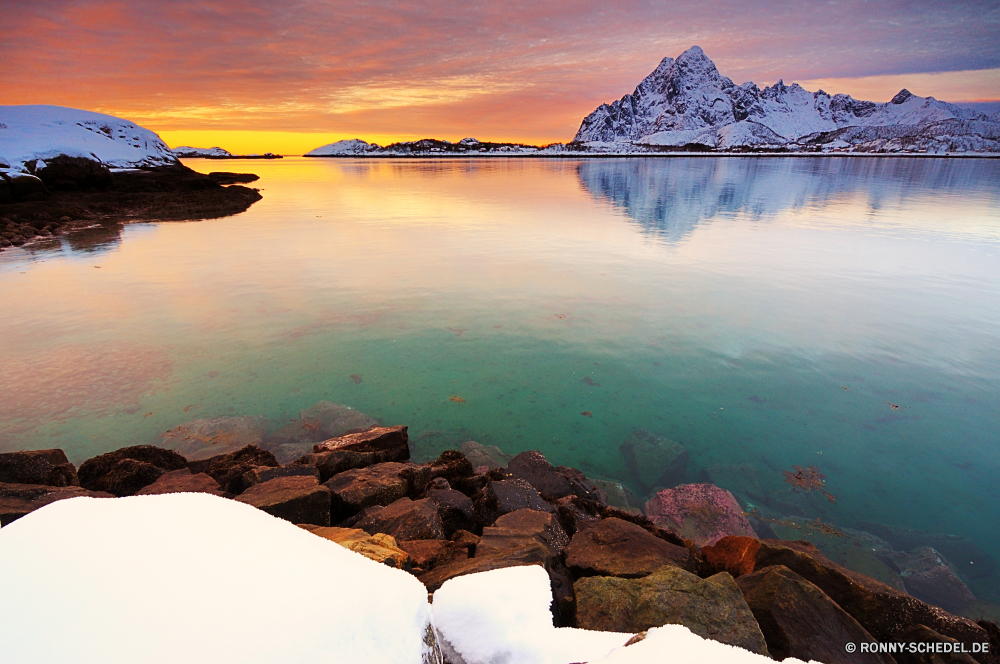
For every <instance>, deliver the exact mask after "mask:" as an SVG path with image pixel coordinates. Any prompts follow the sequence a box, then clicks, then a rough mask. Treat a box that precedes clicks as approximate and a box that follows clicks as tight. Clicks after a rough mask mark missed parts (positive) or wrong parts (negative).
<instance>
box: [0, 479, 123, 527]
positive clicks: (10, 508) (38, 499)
mask: <svg viewBox="0 0 1000 664" xmlns="http://www.w3.org/2000/svg"><path fill="white" fill-rule="evenodd" d="M77 496H89V497H91V498H114V496H112V495H111V494H110V493H105V492H104V491H90V490H89V489H84V488H82V487H78V486H67V487H54V486H48V485H38V484H17V483H6V482H0V526H6V525H7V524H9V523H11V522H13V521H16V520H17V519H20V518H21V517H22V516H24V515H25V514H29V513H31V512H34V511H35V510H37V509H39V508H41V507H45V506H46V505H48V504H50V503H54V502H56V501H57V500H65V499H67V498H76V497H77Z"/></svg>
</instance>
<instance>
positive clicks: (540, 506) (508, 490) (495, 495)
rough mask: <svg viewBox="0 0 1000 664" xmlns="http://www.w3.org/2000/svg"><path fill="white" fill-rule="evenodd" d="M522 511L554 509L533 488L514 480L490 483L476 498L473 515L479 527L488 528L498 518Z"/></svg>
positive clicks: (547, 510) (551, 510)
mask: <svg viewBox="0 0 1000 664" xmlns="http://www.w3.org/2000/svg"><path fill="white" fill-rule="evenodd" d="M523 509H530V510H536V511H539V512H555V508H554V507H553V506H552V505H550V504H549V503H547V502H545V501H544V500H543V499H542V497H541V496H540V495H539V494H538V491H536V490H535V487H533V486H531V485H530V484H528V483H527V482H525V481H524V480H521V479H517V478H514V479H509V480H502V481H490V482H489V483H488V484H487V485H486V487H485V488H484V489H483V490H482V491H481V492H480V493H479V495H478V496H477V498H476V500H475V508H474V513H475V517H476V522H477V523H478V524H479V525H481V526H490V525H493V523H494V522H495V521H496V520H497V519H498V518H499V517H500V516H502V515H504V514H507V513H509V512H514V511H517V510H523Z"/></svg>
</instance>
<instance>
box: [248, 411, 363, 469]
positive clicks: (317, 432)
mask: <svg viewBox="0 0 1000 664" xmlns="http://www.w3.org/2000/svg"><path fill="white" fill-rule="evenodd" d="M374 426H378V421H377V420H376V419H375V418H373V417H371V416H369V415H366V414H364V413H362V412H360V411H357V410H354V409H353V408H351V407H350V406H344V405H342V404H336V403H332V402H330V401H320V402H318V403H317V404H316V405H314V406H311V407H309V408H306V409H304V410H301V411H299V417H298V419H296V420H293V421H292V422H289V423H288V424H286V425H285V426H284V427H282V428H281V429H279V430H278V431H275V432H274V433H272V434H270V435H269V436H267V438H265V439H264V441H263V443H261V447H263V448H264V449H268V450H271V451H272V452H274V456H275V457H276V458H277V459H278V461H279V462H281V463H291V462H292V461H294V460H296V459H298V458H300V457H302V456H304V455H306V454H309V453H310V452H312V448H313V444H315V443H318V442H321V441H324V440H327V439H330V438H335V437H337V436H342V435H344V434H347V433H355V432H359V431H364V430H366V429H370V428H371V427H374Z"/></svg>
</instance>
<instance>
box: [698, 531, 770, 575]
mask: <svg viewBox="0 0 1000 664" xmlns="http://www.w3.org/2000/svg"><path fill="white" fill-rule="evenodd" d="M759 548H760V540H759V539H757V538H756V537H741V536H738V535H727V536H726V537H723V538H722V539H720V540H719V541H718V542H716V543H715V544H710V545H708V546H704V547H702V548H701V554H702V556H703V557H704V570H705V573H706V574H707V575H711V574H717V573H719V572H729V573H730V574H731V575H732V576H733V577H734V578H738V577H740V576H741V575H743V574H750V573H751V572H753V570H754V566H755V565H756V563H757V550H758V549H759Z"/></svg>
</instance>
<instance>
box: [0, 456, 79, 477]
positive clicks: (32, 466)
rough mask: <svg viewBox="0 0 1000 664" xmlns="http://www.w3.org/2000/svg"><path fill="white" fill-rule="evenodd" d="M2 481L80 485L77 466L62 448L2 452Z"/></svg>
mask: <svg viewBox="0 0 1000 664" xmlns="http://www.w3.org/2000/svg"><path fill="white" fill-rule="evenodd" d="M0 482H13V483H18V484H45V485H48V486H80V480H79V478H78V477H77V474H76V467H75V466H74V465H73V464H71V463H70V462H69V459H68V458H66V453H65V452H63V451H62V450H27V451H23V452H6V453H4V454H0Z"/></svg>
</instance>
